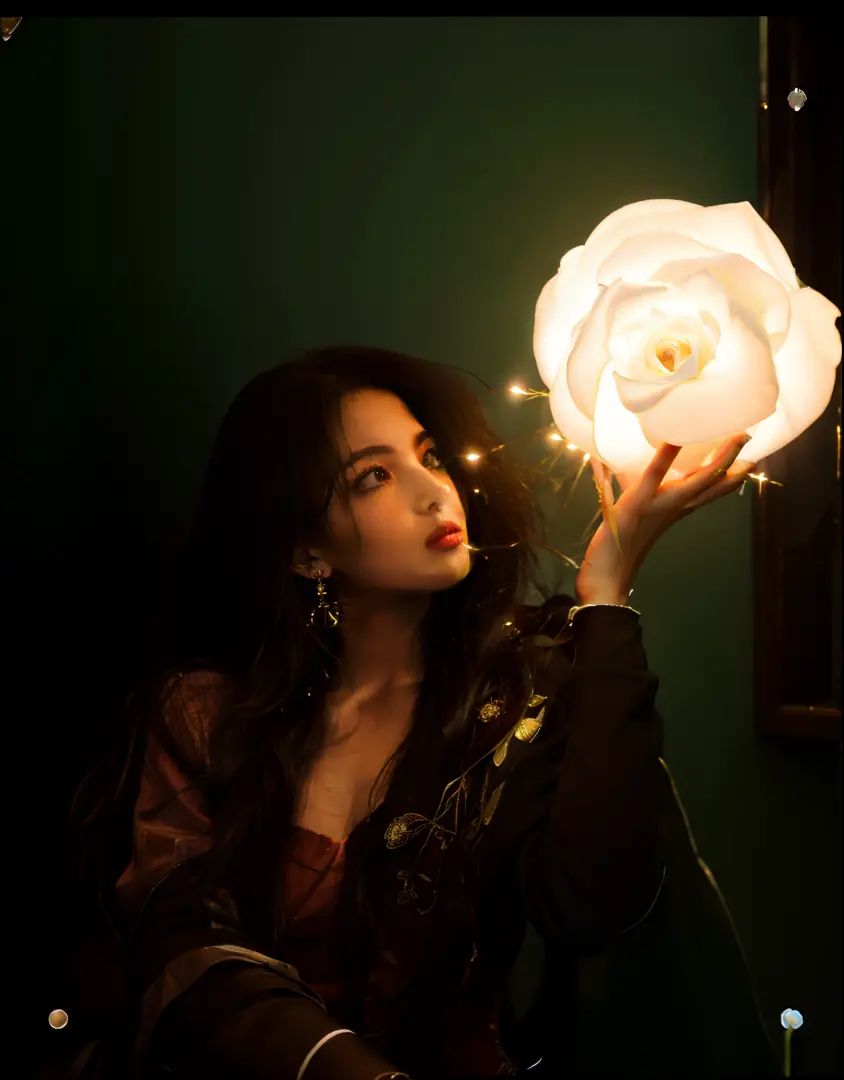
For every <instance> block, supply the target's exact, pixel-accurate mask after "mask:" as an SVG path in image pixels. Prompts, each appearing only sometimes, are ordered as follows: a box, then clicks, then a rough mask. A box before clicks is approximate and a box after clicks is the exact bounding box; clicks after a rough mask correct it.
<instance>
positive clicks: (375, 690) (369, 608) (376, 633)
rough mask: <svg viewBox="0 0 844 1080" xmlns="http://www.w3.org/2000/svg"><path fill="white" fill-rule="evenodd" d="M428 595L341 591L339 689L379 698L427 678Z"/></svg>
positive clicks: (412, 685) (348, 692)
mask: <svg viewBox="0 0 844 1080" xmlns="http://www.w3.org/2000/svg"><path fill="white" fill-rule="evenodd" d="M429 603H430V598H429V596H428V595H427V594H426V593H421V594H420V593H417V594H409V595H403V596H394V595H391V596H387V595H384V594H371V593H370V594H367V595H356V596H355V595H349V593H348V592H346V593H345V595H344V594H342V593H341V605H342V611H343V621H342V623H341V629H342V634H343V651H342V654H341V658H340V665H339V668H338V672H337V677H336V681H335V686H334V690H335V691H336V692H338V693H341V694H353V695H354V696H356V697H357V696H362V697H378V696H381V695H383V694H385V693H391V692H393V691H397V690H406V689H409V688H411V687H414V686H416V685H418V684H419V683H420V682H421V681H422V645H421V639H420V634H419V629H420V625H421V623H422V619H423V618H424V616H425V613H426V611H427V610H428V606H429Z"/></svg>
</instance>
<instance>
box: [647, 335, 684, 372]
mask: <svg viewBox="0 0 844 1080" xmlns="http://www.w3.org/2000/svg"><path fill="white" fill-rule="evenodd" d="M654 352H655V354H656V358H657V360H658V361H659V362H660V364H662V366H663V367H664V368H665V370H666V371H671V372H674V371H676V370H677V367H678V366H679V365H680V364H681V363H682V362H683V361H684V360H685V359H686V358H687V357H689V356H691V355H692V347H691V345H690V344H689V342H688V341H683V340H682V339H677V338H663V339H662V340H661V341H659V342H657V345H656V348H655V349H654Z"/></svg>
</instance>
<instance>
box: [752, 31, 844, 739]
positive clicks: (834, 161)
mask: <svg viewBox="0 0 844 1080" xmlns="http://www.w3.org/2000/svg"><path fill="white" fill-rule="evenodd" d="M843 69H844V66H843V65H842V55H841V46H840V38H839V36H838V35H837V34H836V32H835V30H834V29H833V28H832V26H831V25H830V24H829V20H828V19H823V18H821V17H819V16H815V17H812V16H806V17H800V16H786V15H771V16H765V17H763V18H762V19H761V20H760V75H761V78H760V82H761V101H760V111H759V146H758V161H759V209H760V212H761V213H762V215H763V216H764V217H765V219H766V221H768V223H769V224H770V225H771V227H772V228H773V230H774V231H775V232H776V233H777V235H778V236H779V237H780V239H781V240H782V242H783V243H784V245H785V247H786V250H787V251H788V253H789V255H790V256H791V258H792V261H793V262H794V265H795V268H796V269H797V273H798V275H799V276H800V279H801V281H804V282H805V283H806V284H807V285H811V286H812V287H813V288H816V289H817V290H818V291H819V292H822V293H823V294H824V295H825V296H827V297H828V298H829V299H830V300H832V301H833V303H835V304H836V305H837V306H838V307H839V308H841V307H842V296H841V256H842V234H841V190H842V188H841V183H842V174H841V103H840V83H839V80H840V77H841V71H842V70H843ZM795 88H799V89H801V90H803V92H804V93H805V94H806V102H805V105H804V106H803V107H802V108H801V109H800V110H798V111H795V110H794V109H793V108H792V107H791V106H790V105H789V104H788V100H787V99H788V95H789V93H790V92H791V91H792V90H793V89H795ZM761 467H762V469H763V470H764V472H765V473H766V475H767V476H768V477H770V478H771V479H772V480H777V481H780V482H781V484H782V486H781V487H778V486H775V485H774V484H770V483H769V484H763V485H762V487H761V490H760V492H759V495H758V498H757V499H756V500H755V511H754V541H753V542H754V571H755V573H754V650H755V657H754V660H755V664H754V668H755V680H754V681H755V688H754V689H755V709H754V713H755V715H754V726H755V730H756V732H757V734H760V735H764V736H777V737H784V738H799V739H810V740H834V739H840V738H841V488H840V479H841V369H840V368H839V371H838V381H837V384H836V390H835V394H834V396H833V400H832V402H831V403H830V405H829V407H828V408H827V410H826V412H825V413H824V415H823V416H822V417H821V418H820V419H819V420H818V421H817V422H816V423H815V424H814V425H812V427H811V428H809V430H808V431H806V432H805V433H804V434H803V435H801V436H800V438H798V439H797V440H795V442H793V443H792V444H791V445H790V446H787V447H785V448H784V449H783V450H781V451H780V452H779V453H777V454H774V455H772V457H770V458H769V459H767V460H766V461H765V462H763V463H762V466H761Z"/></svg>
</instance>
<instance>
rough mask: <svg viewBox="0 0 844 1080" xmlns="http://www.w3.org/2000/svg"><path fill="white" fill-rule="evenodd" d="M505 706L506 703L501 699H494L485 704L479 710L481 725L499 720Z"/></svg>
mask: <svg viewBox="0 0 844 1080" xmlns="http://www.w3.org/2000/svg"><path fill="white" fill-rule="evenodd" d="M503 704H504V702H503V701H502V700H501V699H500V698H492V699H491V700H490V701H487V702H485V703H484V704H483V705H482V706H481V707H480V709H479V710H478V717H479V718H480V721H481V723H483V724H488V723H489V722H490V720H497V719H498V717H499V716H500V715H501V708H502V706H503Z"/></svg>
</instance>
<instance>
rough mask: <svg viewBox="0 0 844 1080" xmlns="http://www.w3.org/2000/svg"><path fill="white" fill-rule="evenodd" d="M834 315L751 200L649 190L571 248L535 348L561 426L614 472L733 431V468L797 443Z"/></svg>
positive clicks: (818, 400) (834, 360) (550, 290)
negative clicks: (654, 195)
mask: <svg viewBox="0 0 844 1080" xmlns="http://www.w3.org/2000/svg"><path fill="white" fill-rule="evenodd" d="M840 314H841V313H840V312H839V311H838V309H837V308H836V307H835V305H834V304H832V303H830V301H829V300H827V299H826V298H825V297H824V296H822V295H821V294H820V293H818V292H815V290H814V289H809V288H803V287H801V285H800V282H799V281H798V280H797V275H796V274H795V272H794V267H793V266H792V265H791V260H790V259H789V257H788V255H787V254H786V251H785V248H784V247H783V246H782V244H781V243H780V241H779V240H778V238H777V237H776V235H775V234H774V233H773V232H772V230H771V229H770V228H769V227H768V225H766V223H765V222H764V221H763V220H762V218H761V217H760V216H759V215H758V214H757V213H756V211H755V210H754V209H753V207H752V206H751V205H750V203H746V202H745V203H728V204H725V205H723V206H709V207H706V206H698V205H696V204H695V203H687V202H679V201H677V200H673V199H649V200H646V201H645V202H638V203H632V204H631V205H630V206H625V207H622V209H620V210H616V211H615V213H613V214H610V215H609V217H607V218H605V219H604V220H603V221H602V222H601V224H600V225H598V227H597V228H596V229H595V230H594V232H593V233H592V235H591V236H590V237H589V239H588V240H587V241H586V243H585V244H583V245H581V246H580V247H576V248H572V250H571V251H569V252H567V253H566V254H565V255H564V256H563V259H562V261H561V263H560V269H559V271H558V272H557V274H556V275H555V276H554V277H553V278H552V279H551V280H550V281H549V282H548V283H547V284H546V286H545V288H544V289H543V290H542V293H541V295H540V297H539V300H538V302H537V305H536V322H535V327H534V352H535V354H536V362H537V366H538V368H539V372H540V375H541V376H542V379H543V381H544V382H545V385H546V386H547V387H548V388H549V390H550V401H551V411H552V414H553V416H554V421H555V423H556V424H557V426H558V427H559V429H560V431H561V432H562V433H563V435H564V436H565V437H566V438H567V439H568V440H570V441H571V442H573V443H575V444H576V445H577V446H578V447H580V448H581V449H582V450H584V451H587V452H589V453H590V454H593V455H594V456H596V457H598V458H600V459H601V460H602V461H604V462H605V463H606V464H607V465H609V466H610V468H611V469H613V470H614V471H615V472H616V473H618V474H619V475H627V476H636V475H639V474H640V473H641V472H642V470H643V469H644V468H645V466H646V465H647V464H648V462H649V461H650V460H651V458H652V457H653V454H654V450H655V448H656V447H658V446H659V445H660V444H661V443H663V442H669V443H674V444H675V445H678V446H682V447H683V449H682V450H681V452H680V454H679V455H678V457H677V459H676V461H675V463H674V467H673V469H672V471H671V473H670V474H669V475H675V476H676V475H678V474H681V473H685V472H688V471H689V470H690V469H692V468H694V467H695V466H697V465H699V464H700V463H701V462H702V461H703V460H704V459H705V458H706V456H707V455H708V454H709V453H710V452H711V451H712V450H713V449H714V448H715V447H716V446H717V445H718V443H719V442H720V441H721V440H722V439H724V438H726V437H728V436H730V435H733V434H735V433H737V432H740V431H747V432H749V433H750V435H752V439H751V441H750V442H749V443H748V444H747V446H746V447H745V448H744V450H743V451H742V454H741V457H742V458H743V459H744V460H746V461H759V460H760V459H761V458H763V457H766V456H767V455H768V454H772V453H773V452H774V451H775V450H779V449H780V448H781V447H783V446H785V445H786V444H787V443H789V442H791V441H792V439H794V438H796V437H797V436H798V435H799V434H800V433H801V432H802V431H804V430H805V429H806V428H807V427H808V426H809V425H810V424H811V423H812V422H813V421H814V420H816V419H817V418H818V417H819V416H820V414H821V413H822V412H823V410H824V408H825V407H826V405H827V403H828V401H829V399H830V397H831V395H832V391H833V386H834V382H835V372H836V368H837V367H838V364H839V363H840V361H841V337H840V335H839V333H838V331H837V330H836V328H835V320H836V318H837V317H838V316H839V315H840Z"/></svg>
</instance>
